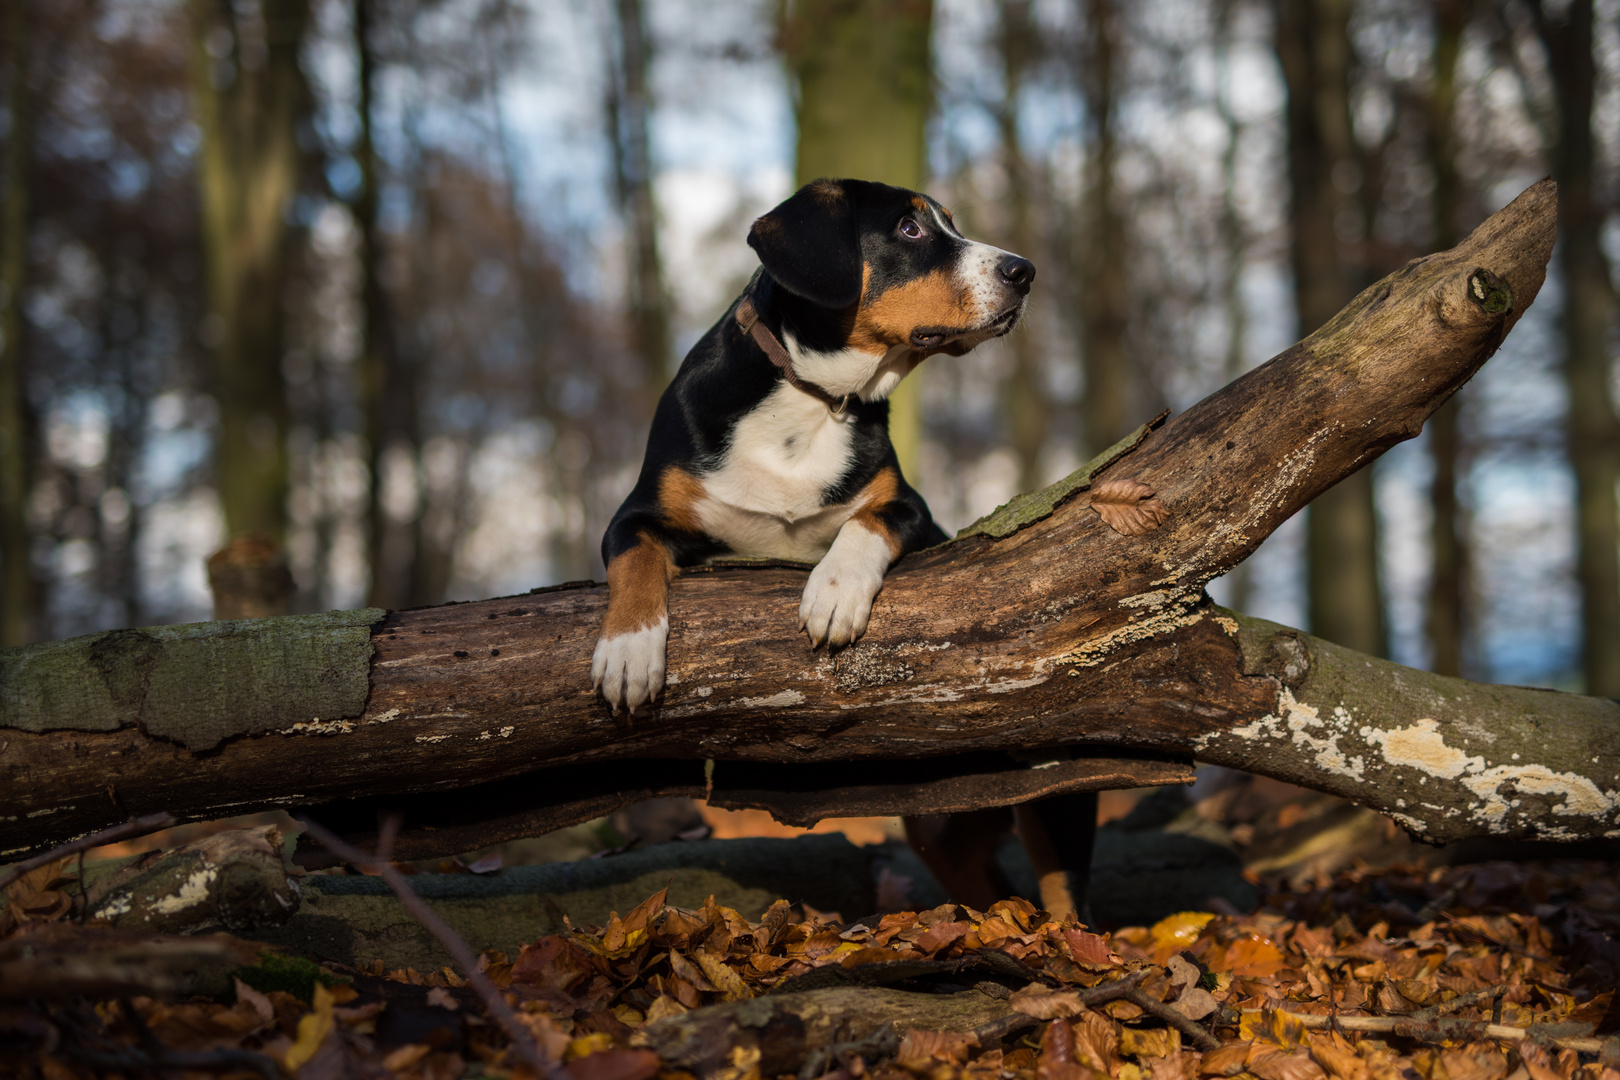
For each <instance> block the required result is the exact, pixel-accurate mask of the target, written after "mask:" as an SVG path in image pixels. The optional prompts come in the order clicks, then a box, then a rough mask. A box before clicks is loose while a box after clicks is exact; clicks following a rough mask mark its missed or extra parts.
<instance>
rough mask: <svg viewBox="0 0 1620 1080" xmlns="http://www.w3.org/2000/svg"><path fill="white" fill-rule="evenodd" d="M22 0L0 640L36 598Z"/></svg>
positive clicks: (21, 637) (10, 182)
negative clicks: (26, 334) (27, 371)
mask: <svg viewBox="0 0 1620 1080" xmlns="http://www.w3.org/2000/svg"><path fill="white" fill-rule="evenodd" d="M28 8H29V5H28V2H27V0H11V2H10V3H9V4H7V6H6V14H5V24H4V32H5V36H6V37H5V50H4V53H3V54H0V58H3V59H4V61H5V63H6V65H7V67H8V70H9V72H10V79H9V81H8V83H7V86H6V109H7V111H8V112H9V113H10V116H11V130H10V131H9V132H7V134H6V143H5V162H4V166H3V168H4V179H3V183H4V185H5V186H4V189H3V191H4V196H5V202H4V210H3V211H0V573H3V574H4V577H3V578H0V646H6V645H22V644H25V643H27V642H29V641H32V640H33V634H34V627H33V620H34V614H35V610H36V606H37V603H38V599H39V589H38V585H37V583H36V582H35V581H34V574H33V560H32V558H31V555H30V552H29V546H30V545H29V536H28V479H29V475H30V464H31V459H32V457H33V454H32V452H31V451H32V449H33V446H34V424H33V417H32V416H31V415H30V410H29V407H28V385H27V379H26V378H25V377H24V375H23V318H22V298H23V288H24V286H25V279H26V277H27V273H28V166H29V162H30V160H31V159H32V156H33V154H32V151H33V123H32V121H33V101H32V95H31V93H30V87H29V85H28V57H29V54H30V50H29V44H30V42H29V34H28V30H29V25H28V24H29V17H28V16H29V12H28Z"/></svg>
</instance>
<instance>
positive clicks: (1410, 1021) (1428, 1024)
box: [1277, 1009, 1614, 1054]
mask: <svg viewBox="0 0 1620 1080" xmlns="http://www.w3.org/2000/svg"><path fill="white" fill-rule="evenodd" d="M1277 1013H1278V1015H1279V1016H1286V1017H1288V1018H1289V1019H1290V1020H1297V1021H1299V1023H1300V1024H1301V1025H1302V1026H1303V1027H1305V1028H1307V1029H1309V1030H1311V1031H1325V1030H1327V1029H1328V1028H1330V1027H1333V1026H1335V1025H1336V1026H1337V1027H1338V1029H1339V1030H1340V1031H1363V1032H1371V1033H1373V1034H1395V1035H1403V1036H1406V1037H1408V1038H1416V1039H1424V1040H1429V1041H1432V1040H1437V1039H1454V1038H1468V1039H1476V1040H1477V1039H1504V1040H1507V1041H1510V1042H1517V1041H1518V1040H1520V1039H1528V1038H1534V1039H1536V1040H1537V1041H1539V1042H1545V1043H1548V1044H1550V1045H1552V1046H1555V1047H1557V1048H1558V1049H1560V1050H1575V1051H1578V1052H1579V1053H1583V1054H1597V1053H1601V1052H1602V1051H1603V1048H1604V1047H1605V1046H1606V1045H1608V1044H1609V1043H1610V1042H1612V1041H1614V1040H1613V1039H1599V1038H1584V1037H1579V1036H1556V1035H1555V1036H1551V1037H1549V1036H1545V1035H1540V1034H1538V1033H1537V1032H1536V1030H1535V1029H1534V1028H1521V1027H1508V1026H1506V1025H1504V1024H1488V1023H1486V1022H1485V1021H1483V1020H1459V1019H1438V1020H1427V1021H1425V1020H1419V1019H1417V1017H1416V1016H1415V1015H1414V1016H1337V1017H1334V1016H1316V1015H1314V1014H1305V1013H1293V1012H1288V1011H1287V1010H1285V1009H1278V1010H1277Z"/></svg>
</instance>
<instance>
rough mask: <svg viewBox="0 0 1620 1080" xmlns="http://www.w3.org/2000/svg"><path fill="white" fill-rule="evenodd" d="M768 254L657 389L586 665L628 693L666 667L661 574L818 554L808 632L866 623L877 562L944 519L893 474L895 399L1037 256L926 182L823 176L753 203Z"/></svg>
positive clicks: (626, 702)
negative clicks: (981, 228) (976, 226)
mask: <svg viewBox="0 0 1620 1080" xmlns="http://www.w3.org/2000/svg"><path fill="white" fill-rule="evenodd" d="M748 243H749V245H750V246H751V247H753V249H754V251H755V252H756V253H758V255H759V261H760V264H761V268H760V270H759V272H758V273H756V274H755V275H754V278H753V280H752V281H750V282H749V284H748V288H747V289H745V290H744V291H743V294H742V296H740V297H738V299H737V302H736V303H735V304H733V305H732V307H731V309H730V310H729V311H728V312H727V313H726V315H725V316H724V317H723V318H721V320H720V321H719V322H718V323H716V324H715V325H714V326H713V327H712V328H711V329H710V330H709V332H708V333H706V334H705V335H703V337H702V339H700V340H699V341H698V343H697V344H696V345H695V346H693V348H692V351H691V352H690V353H688V354H687V357H686V360H685V362H684V363H682V364H681V369H680V371H679V373H677V374H676V376H675V379H674V381H673V382H671V383H670V385H669V388H668V389H667V390H665V391H664V395H663V397H662V398H661V399H660V400H659V402H658V409H657V412H656V414H655V415H654V417H653V424H652V433H651V435H650V436H649V437H648V439H647V456H646V459H645V461H644V462H643V463H642V466H641V476H640V478H639V479H638V480H637V481H636V486H635V490H633V491H632V492H631V493H630V496H629V498H627V499H625V501H624V505H623V506H621V507H620V508H619V512H618V513H617V514H615V515H614V516H613V521H612V523H611V524H609V525H608V529H607V534H606V535H605V536H604V537H603V538H602V558H603V560H604V561H605V562H606V563H607V579H608V609H607V616H606V618H605V619H604V620H603V623H602V636H601V638H600V640H598V642H597V644H596V653H595V655H594V657H593V658H592V660H591V678H592V680H593V681H594V682H595V684H596V687H597V689H598V690H599V691H600V692H601V694H602V696H603V697H605V698H606V699H607V700H608V702H609V703H610V704H611V705H612V706H613V711H614V712H615V713H617V712H618V711H619V709H620V707H621V706H622V707H624V708H627V709H629V710H630V711H631V712H632V713H634V712H635V711H636V710H637V709H639V708H641V707H642V706H644V705H647V704H649V703H650V702H651V701H653V699H654V698H656V697H657V695H658V692H659V691H660V690H661V689H662V688H663V685H664V648H665V642H666V639H667V638H668V636H669V610H668V594H669V583H670V581H671V580H672V579H673V578H674V577H675V575H676V573H677V572H678V571H679V568H680V567H683V566H692V565H695V564H698V563H702V562H704V561H706V560H708V559H713V558H716V557H719V556H726V555H741V556H755V557H766V558H778V559H793V560H798V561H801V562H812V563H815V564H816V566H815V569H814V570H813V571H812V572H811V574H810V580H809V583H808V584H806V586H805V589H804V598H803V600H802V602H801V603H800V604H799V627H800V629H801V630H804V631H805V632H806V633H808V634H809V635H810V644H811V647H812V648H815V647H817V646H820V645H822V644H826V645H827V646H828V647H829V648H831V647H836V646H840V645H847V644H849V643H850V642H853V641H854V640H855V639H856V638H858V637H860V636H861V634H862V633H864V632H865V630H866V623H867V618H868V616H869V615H870V614H871V610H872V600H873V598H874V597H875V596H876V595H877V593H878V590H879V589H880V588H882V586H883V575H884V573H885V572H886V571H887V570H888V568H889V566H890V564H892V563H893V562H894V561H895V560H896V559H898V558H900V556H902V555H904V554H905V553H906V552H908V551H915V550H917V549H918V548H923V547H927V546H928V545H930V544H936V543H939V542H940V541H942V540H944V539H946V537H945V533H944V532H943V531H941V529H940V528H939V526H938V525H936V524H934V519H933V518H932V517H931V516H930V515H929V513H928V507H927V505H926V504H925V503H924V502H923V501H922V498H921V497H920V496H919V495H918V494H917V493H916V492H915V491H913V490H912V489H911V488H910V487H909V486H908V485H907V484H906V482H905V480H904V479H903V478H902V477H901V475H900V468H899V465H898V463H897V462H896V460H895V455H894V447H893V446H892V445H890V443H889V404H888V401H887V400H886V399H887V398H888V396H889V394H890V393H892V392H893V390H894V388H895V387H896V386H898V385H899V384H900V380H901V379H903V378H905V377H906V375H907V374H909V373H910V372H911V370H912V369H913V368H915V367H916V366H917V365H918V364H920V363H922V361H923V360H925V359H927V358H928V357H930V356H933V355H934V354H935V353H949V354H950V355H952V356H961V355H962V354H963V353H965V352H967V351H968V350H969V349H971V348H973V347H974V346H975V345H977V344H979V343H980V342H982V341H986V340H988V339H990V338H993V337H999V336H1000V335H1002V334H1005V333H1007V332H1008V331H1009V330H1011V329H1012V328H1013V327H1014V326H1015V325H1017V323H1018V319H1019V317H1020V316H1021V315H1022V314H1023V311H1024V302H1025V300H1026V298H1027V297H1028V295H1029V286H1030V282H1031V281H1032V280H1034V277H1035V267H1034V265H1033V264H1031V263H1030V262H1029V260H1028V259H1024V258H1021V257H1020V256H1017V255H1013V254H1011V253H1009V252H1006V251H1002V250H1001V249H1000V248H995V247H991V246H990V245H988V244H980V243H976V242H974V241H972V240H969V239H967V238H966V237H964V236H963V235H962V234H961V233H960V232H958V231H957V229H956V226H955V224H954V223H953V222H952V221H951V215H950V211H948V210H946V209H945V208H944V207H942V206H941V205H940V204H939V203H937V202H935V201H934V200H933V199H931V198H929V197H928V196H926V195H919V194H917V193H916V192H913V191H906V190H904V189H902V188H896V187H889V186H888V185H886V184H875V183H870V182H868V181H863V180H817V181H815V182H814V183H811V184H807V185H806V186H805V187H803V188H801V189H800V190H799V191H798V192H797V193H796V194H795V195H793V196H792V197H791V198H789V199H788V200H787V201H786V202H784V203H782V205H780V206H778V207H777V208H776V209H774V210H772V211H771V212H770V213H768V214H766V215H765V216H764V217H762V218H760V219H759V220H757V221H755V222H754V226H753V228H752V229H751V230H750V231H749V233H748Z"/></svg>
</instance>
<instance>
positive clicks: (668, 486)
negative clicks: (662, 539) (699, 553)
mask: <svg viewBox="0 0 1620 1080" xmlns="http://www.w3.org/2000/svg"><path fill="white" fill-rule="evenodd" d="M707 497H708V491H707V490H706V489H705V488H704V486H703V481H702V480H699V479H698V478H697V477H695V476H693V475H692V474H691V473H689V472H687V471H686V470H685V469H682V468H680V467H679V466H677V465H671V466H669V467H668V468H666V469H665V470H664V472H663V475H661V476H660V477H659V478H658V505H659V508H660V509H662V510H663V512H664V520H665V521H666V522H668V523H669V525H670V527H671V528H675V529H683V530H685V531H686V532H702V531H703V526H702V525H701V524H699V522H698V512H697V508H698V504H699V503H701V502H702V501H703V500H704V499H705V498H707Z"/></svg>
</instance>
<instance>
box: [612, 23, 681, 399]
mask: <svg viewBox="0 0 1620 1080" xmlns="http://www.w3.org/2000/svg"><path fill="white" fill-rule="evenodd" d="M618 30H619V41H618V45H619V53H618V68H617V70H616V71H615V72H614V78H612V79H611V80H610V81H609V95H608V110H607V111H608V122H609V124H610V125H611V126H612V131H611V137H612V142H613V164H614V172H615V176H616V178H617V181H618V195H619V211H620V213H621V214H622V215H623V216H624V220H625V225H626V229H627V231H628V232H629V234H630V235H629V238H628V239H629V243H628V244H627V245H626V247H627V249H628V251H627V254H628V255H629V266H628V267H627V268H626V274H625V276H626V279H627V282H626V284H627V286H628V288H627V292H628V296H627V299H628V300H629V308H630V326H631V331H632V334H633V336H634V340H633V341H632V342H631V344H632V346H633V347H634V349H635V352H636V355H638V356H640V357H641V360H642V363H643V364H644V365H645V370H646V383H647V388H648V390H649V391H650V393H649V394H648V414H649V415H650V414H651V405H652V403H653V402H654V401H656V400H657V396H658V394H659V393H660V392H661V391H662V390H663V388H664V385H665V384H666V383H667V382H668V381H669V379H670V376H671V375H673V374H674V372H675V356H674V351H675V348H674V343H673V342H672V341H671V338H670V328H669V322H670V319H669V308H670V303H669V290H668V289H667V288H666V287H665V284H664V271H663V262H662V261H661V260H660V258H659V255H658V204H657V201H656V200H655V199H654V197H653V177H652V140H651V136H650V133H649V131H648V121H649V119H650V118H651V115H652V95H651V93H650V91H649V90H648V88H647V71H648V69H649V68H650V67H651V63H650V60H651V57H650V56H649V52H650V49H649V43H648V40H647V20H646V14H645V13H644V12H643V11H642V8H641V0H618Z"/></svg>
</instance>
